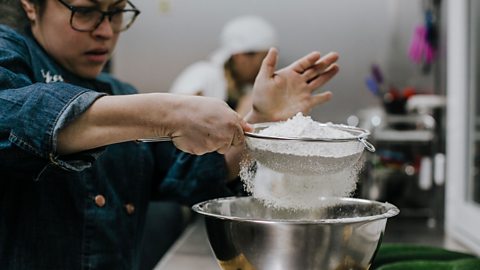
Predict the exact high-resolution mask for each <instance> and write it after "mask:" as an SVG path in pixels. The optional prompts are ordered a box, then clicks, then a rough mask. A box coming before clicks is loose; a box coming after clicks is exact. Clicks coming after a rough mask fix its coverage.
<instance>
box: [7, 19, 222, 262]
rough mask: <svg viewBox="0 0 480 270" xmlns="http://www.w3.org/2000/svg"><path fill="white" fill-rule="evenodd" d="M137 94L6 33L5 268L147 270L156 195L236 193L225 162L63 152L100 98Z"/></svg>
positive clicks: (143, 146)
mask: <svg viewBox="0 0 480 270" xmlns="http://www.w3.org/2000/svg"><path fill="white" fill-rule="evenodd" d="M133 93H136V90H135V89H134V88H133V87H132V86H130V85H127V84H124V83H121V82H119V81H118V80H116V79H114V78H112V77H111V76H109V75H107V74H101V75H100V76H99V77H98V78H97V79H95V80H85V79H82V78H79V77H77V76H75V75H74V74H72V73H70V72H68V71H67V70H65V69H64V68H62V67H61V66H60V65H58V64H57V63H56V62H55V61H54V60H53V59H52V58H50V57H49V56H48V55H47V54H46V52H45V51H44V50H43V49H42V47H41V46H40V45H39V44H38V43H37V42H36V41H35V40H34V39H33V37H32V35H31V33H27V34H25V35H21V34H19V33H17V32H15V31H14V30H12V29H11V28H8V27H6V26H2V25H0V269H2V270H7V269H18V270H20V269H28V270H32V269H36V270H39V269H48V270H53V269H68V270H74V269H79V270H80V269H82V270H87V269H116V270H119V269H137V267H138V259H139V250H140V249H139V247H140V245H141V243H140V242H141V241H140V239H141V236H142V228H143V225H144V219H145V213H146V207H147V204H148V201H149V200H150V198H152V196H158V197H161V198H165V199H176V200H178V201H180V202H183V203H186V204H192V203H195V202H198V201H201V200H205V199H209V198H212V197H216V196H225V195H227V194H228V193H227V191H226V188H225V186H224V185H223V183H224V179H225V178H226V175H227V170H226V166H225V160H224V157H223V156H222V155H219V154H217V153H211V154H207V155H204V156H192V155H188V154H186V153H183V152H180V151H178V150H177V149H175V147H174V146H173V145H172V144H171V143H152V144H148V143H137V142H126V143H120V144H115V145H110V146H107V147H103V148H98V149H93V150H90V151H85V152H81V153H76V154H73V155H68V156H60V155H58V154H57V153H56V152H57V151H56V147H57V136H58V132H59V130H60V129H61V128H62V127H64V126H65V125H66V124H68V123H69V122H70V121H72V120H73V119H75V118H76V117H78V116H79V115H80V114H82V113H83V112H84V111H85V110H86V109H87V108H88V107H89V106H90V105H91V104H92V103H93V102H94V101H95V100H96V99H97V98H99V97H102V96H104V95H107V94H110V95H123V94H133Z"/></svg>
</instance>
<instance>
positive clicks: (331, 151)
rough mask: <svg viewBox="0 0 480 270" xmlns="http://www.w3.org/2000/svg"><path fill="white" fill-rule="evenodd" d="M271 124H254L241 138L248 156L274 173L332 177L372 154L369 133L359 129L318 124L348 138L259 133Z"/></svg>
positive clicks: (373, 149)
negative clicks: (341, 133) (366, 152)
mask: <svg viewBox="0 0 480 270" xmlns="http://www.w3.org/2000/svg"><path fill="white" fill-rule="evenodd" d="M275 124H277V123H261V124H255V125H254V131H253V132H246V133H245V135H246V145H247V150H248V152H249V155H250V156H251V157H253V158H254V159H255V160H256V161H257V162H259V163H260V164H262V165H263V166H265V167H267V168H270V169H272V170H274V171H277V172H281V173H288V174H293V175H319V174H325V173H336V172H340V171H342V170H343V169H345V168H349V167H351V166H353V165H354V164H356V163H357V162H358V160H359V159H360V157H361V156H362V153H363V150H364V149H365V148H367V149H368V150H369V151H372V152H373V151H375V148H374V147H373V146H372V145H371V144H370V143H368V141H367V140H366V137H367V136H368V135H369V132H368V131H366V130H363V129H360V128H356V127H350V126H344V125H334V124H319V125H320V126H324V127H328V128H331V129H337V130H339V131H342V132H344V133H345V134H348V135H349V136H342V137H341V138H304V137H279V136H271V135H263V134H262V133H261V131H262V130H264V129H266V128H268V127H270V126H271V125H275Z"/></svg>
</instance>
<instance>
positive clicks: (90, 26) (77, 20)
mask: <svg viewBox="0 0 480 270" xmlns="http://www.w3.org/2000/svg"><path fill="white" fill-rule="evenodd" d="M58 1H59V2H60V3H62V5H64V6H65V7H66V8H68V9H69V10H70V11H71V12H72V15H71V16H70V25H71V26H72V28H73V29H74V30H77V31H80V32H91V31H93V30H95V29H97V28H98V26H99V25H100V24H101V23H102V22H103V20H104V19H105V17H108V20H109V21H110V25H111V27H112V30H113V31H114V32H116V33H118V32H121V31H125V30H127V29H128V28H129V27H130V26H131V25H132V24H133V22H134V21H135V19H136V18H137V16H138V14H140V10H138V9H137V8H136V7H135V6H134V5H133V4H132V3H131V2H130V1H127V4H128V8H126V9H115V10H111V11H101V10H99V9H98V8H93V7H78V6H72V5H70V4H68V3H66V2H65V1H64V0H58Z"/></svg>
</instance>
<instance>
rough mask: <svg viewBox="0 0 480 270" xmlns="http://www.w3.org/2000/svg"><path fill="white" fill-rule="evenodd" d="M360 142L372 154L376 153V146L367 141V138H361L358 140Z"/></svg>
mask: <svg viewBox="0 0 480 270" xmlns="http://www.w3.org/2000/svg"><path fill="white" fill-rule="evenodd" d="M358 140H359V141H360V142H361V143H363V145H364V146H365V148H367V150H368V151H370V152H372V153H373V152H375V146H373V144H371V143H370V142H369V141H367V138H365V137H360V138H358Z"/></svg>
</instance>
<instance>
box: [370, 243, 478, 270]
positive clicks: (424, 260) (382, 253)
mask: <svg viewBox="0 0 480 270" xmlns="http://www.w3.org/2000/svg"><path fill="white" fill-rule="evenodd" d="M390 267H393V268H390ZM458 267H460V268H458ZM370 269H372V270H373V269H375V270H394V269H395V270H398V269H411V270H417V269H418V270H424V269H440V270H443V269H448V270H453V269H455V270H457V269H462V270H467V269H468V270H470V269H475V270H480V259H479V258H476V257H475V256H474V255H471V254H467V253H462V252H456V251H450V250H446V249H443V248H438V247H430V246H421V245H412V244H382V245H381V247H380V249H379V250H378V252H377V254H376V256H375V259H374V261H373V264H372V266H371V267H370Z"/></svg>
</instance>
